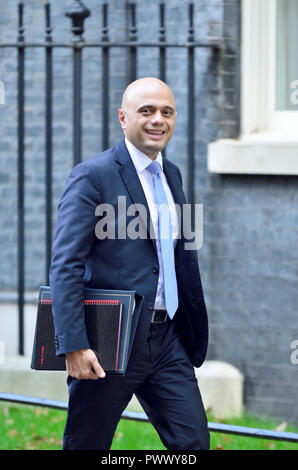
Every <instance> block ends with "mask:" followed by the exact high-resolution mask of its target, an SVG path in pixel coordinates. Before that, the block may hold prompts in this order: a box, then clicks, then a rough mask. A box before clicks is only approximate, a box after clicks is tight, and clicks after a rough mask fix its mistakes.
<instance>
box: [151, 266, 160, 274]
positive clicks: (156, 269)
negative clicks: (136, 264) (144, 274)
mask: <svg viewBox="0 0 298 470" xmlns="http://www.w3.org/2000/svg"><path fill="white" fill-rule="evenodd" d="M158 271H159V269H158V266H155V264H154V265H153V266H152V272H153V273H154V274H157V273H158Z"/></svg>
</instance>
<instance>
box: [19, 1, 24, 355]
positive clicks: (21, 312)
mask: <svg viewBox="0 0 298 470" xmlns="http://www.w3.org/2000/svg"><path fill="white" fill-rule="evenodd" d="M23 9H24V5H23V2H19V4H18V20H19V27H18V319H19V331H18V349H19V354H20V355H24V277H25V276H24V249H25V237H24V135H25V131H24V129H25V127H24V124H25V116H24V105H25V98H24V59H25V49H24V46H22V43H23V42H24V28H23Z"/></svg>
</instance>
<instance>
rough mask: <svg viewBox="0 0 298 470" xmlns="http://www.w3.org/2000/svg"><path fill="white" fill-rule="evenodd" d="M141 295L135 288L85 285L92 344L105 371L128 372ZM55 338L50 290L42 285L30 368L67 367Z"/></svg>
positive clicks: (88, 333)
mask: <svg viewBox="0 0 298 470" xmlns="http://www.w3.org/2000/svg"><path fill="white" fill-rule="evenodd" d="M142 299H143V297H142V296H140V295H139V294H138V293H137V292H136V291H126V290H106V289H91V288H87V287H85V289H84V310H85V325H86V331H87V336H88V341H89V345H90V348H91V349H92V350H94V352H95V353H96V355H97V357H98V359H99V362H100V364H101V366H102V367H103V369H104V370H105V371H106V372H111V373H118V374H125V371H126V366H127V362H128V359H129V354H130V350H131V347H132V343H133V339H134V335H135V331H136V327H137V323H138V319H139V315H140V311H141V306H142ZM55 341H56V336H55V328H54V321H53V315H52V297H51V290H50V287H48V286H41V287H40V290H39V299H38V307H37V317H36V325H35V335H34V343H33V351H32V358H31V369H35V370H66V365H65V356H57V355H56V346H55Z"/></svg>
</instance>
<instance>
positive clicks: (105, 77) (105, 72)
mask: <svg viewBox="0 0 298 470" xmlns="http://www.w3.org/2000/svg"><path fill="white" fill-rule="evenodd" d="M102 41H103V42H108V41H109V36H108V4H107V3H104V4H103V5H102ZM109 54H110V52H109V47H105V46H103V48H102V149H103V150H106V149H107V148H108V146H109Z"/></svg>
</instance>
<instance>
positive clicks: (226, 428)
mask: <svg viewBox="0 0 298 470" xmlns="http://www.w3.org/2000/svg"><path fill="white" fill-rule="evenodd" d="M1 400H2V401H6V402H11V403H19V404H23V405H32V406H43V407H46V408H54V409H57V410H63V411H66V410H67V403H66V402H64V401H57V400H51V399H47V398H39V397H29V396H25V395H16V394H12V393H0V401H1ZM122 418H123V419H130V420H133V421H141V422H149V420H148V418H147V416H146V414H145V413H142V412H139V411H129V410H125V411H124V412H123V414H122ZM208 429H209V431H210V432H217V433H223V434H234V435H237V436H246V437H255V438H259V439H268V440H275V441H287V442H292V443H298V434H296V433H293V432H285V431H274V430H269V429H258V428H250V427H244V426H236V425H233V424H225V423H211V422H209V423H208Z"/></svg>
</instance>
